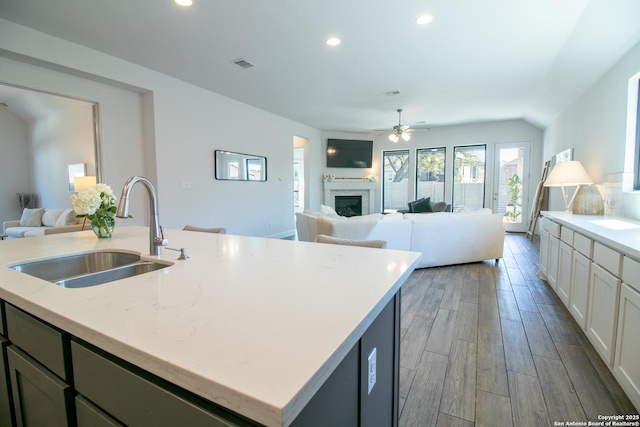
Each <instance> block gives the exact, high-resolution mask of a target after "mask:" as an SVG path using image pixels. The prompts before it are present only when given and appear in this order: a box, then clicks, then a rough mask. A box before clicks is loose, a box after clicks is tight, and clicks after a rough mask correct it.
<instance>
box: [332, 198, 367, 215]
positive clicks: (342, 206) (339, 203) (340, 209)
mask: <svg viewBox="0 0 640 427" xmlns="http://www.w3.org/2000/svg"><path fill="white" fill-rule="evenodd" d="M335 204H336V212H337V213H338V215H340V216H360V215H362V196H335Z"/></svg>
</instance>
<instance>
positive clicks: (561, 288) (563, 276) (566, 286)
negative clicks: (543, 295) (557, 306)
mask: <svg viewBox="0 0 640 427" xmlns="http://www.w3.org/2000/svg"><path fill="white" fill-rule="evenodd" d="M572 262H573V248H572V247H571V246H569V245H568V244H566V243H565V242H560V248H559V252H558V280H557V286H556V293H557V294H558V296H559V297H560V300H561V301H562V302H563V303H564V305H565V306H567V307H568V306H569V296H570V295H571V267H572V266H571V264H572Z"/></svg>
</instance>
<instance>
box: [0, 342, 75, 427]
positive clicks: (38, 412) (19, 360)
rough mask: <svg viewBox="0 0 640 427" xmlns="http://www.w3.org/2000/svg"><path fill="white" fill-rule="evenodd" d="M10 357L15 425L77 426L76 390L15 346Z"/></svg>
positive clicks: (41, 426)
mask: <svg viewBox="0 0 640 427" xmlns="http://www.w3.org/2000/svg"><path fill="white" fill-rule="evenodd" d="M7 356H8V362H9V375H10V377H11V391H12V395H13V406H14V409H15V414H16V425H17V426H18V427H68V426H73V425H75V413H74V407H73V388H72V387H71V386H70V385H69V384H67V383H65V382H64V381H62V380H61V379H60V378H58V377H57V376H56V375H54V374H52V373H51V372H50V371H49V370H48V369H46V368H45V367H43V366H42V365H41V364H39V363H38V362H36V361H35V360H34V359H32V358H31V357H29V356H28V355H27V354H26V353H25V352H23V351H22V350H20V349H19V348H17V347H16V346H13V345H12V346H9V348H8V349H7Z"/></svg>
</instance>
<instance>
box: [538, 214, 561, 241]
mask: <svg viewBox="0 0 640 427" xmlns="http://www.w3.org/2000/svg"><path fill="white" fill-rule="evenodd" d="M541 225H542V228H544V229H545V230H547V231H548V232H549V234H551V235H552V236H555V237H558V238H559V237H560V224H557V223H555V222H553V221H551V220H548V219H547V218H542V221H541Z"/></svg>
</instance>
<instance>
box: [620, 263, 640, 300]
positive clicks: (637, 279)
mask: <svg viewBox="0 0 640 427" xmlns="http://www.w3.org/2000/svg"><path fill="white" fill-rule="evenodd" d="M622 281H623V282H625V283H626V284H628V285H629V286H631V287H632V288H634V289H635V290H636V291H637V292H640V262H638V261H636V260H634V259H631V258H629V257H624V260H623V261H622Z"/></svg>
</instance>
